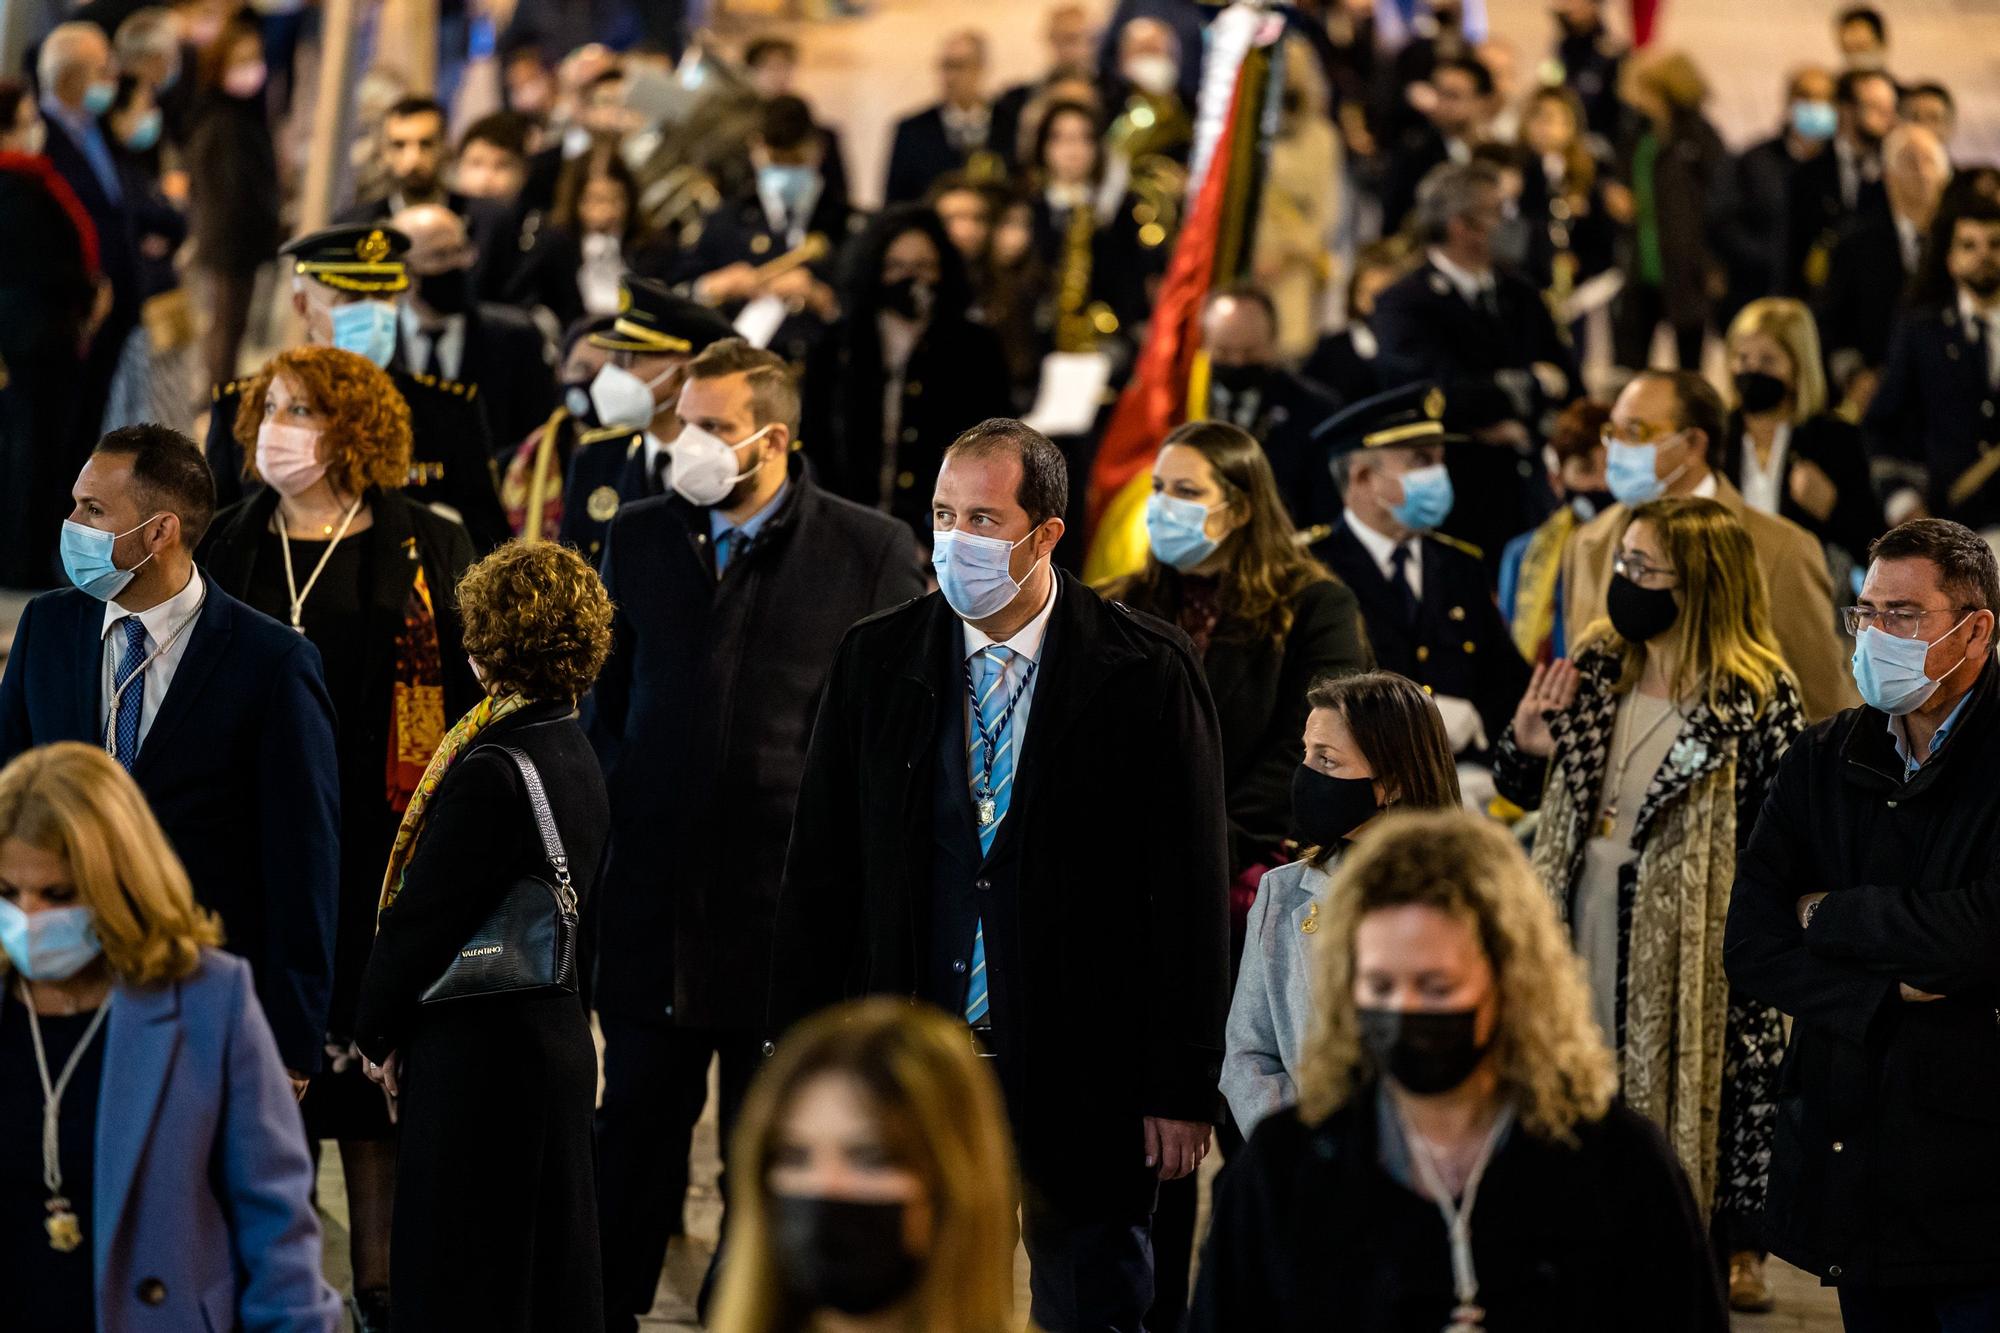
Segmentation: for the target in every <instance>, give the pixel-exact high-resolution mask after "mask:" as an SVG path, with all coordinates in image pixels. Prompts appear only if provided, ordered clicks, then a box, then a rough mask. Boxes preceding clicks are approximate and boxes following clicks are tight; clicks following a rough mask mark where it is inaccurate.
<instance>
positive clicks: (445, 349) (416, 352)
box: [400, 302, 465, 380]
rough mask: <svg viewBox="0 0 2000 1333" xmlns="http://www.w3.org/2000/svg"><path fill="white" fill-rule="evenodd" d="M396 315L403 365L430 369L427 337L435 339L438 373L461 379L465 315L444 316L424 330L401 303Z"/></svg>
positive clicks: (429, 341) (420, 370) (453, 378)
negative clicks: (401, 337) (400, 325)
mask: <svg viewBox="0 0 2000 1333" xmlns="http://www.w3.org/2000/svg"><path fill="white" fill-rule="evenodd" d="M400 318H401V319H402V322H403V365H404V368H405V369H407V370H410V371H411V372H413V373H421V372H423V371H427V370H429V369H430V365H431V340H432V338H436V340H437V360H438V373H439V374H440V375H442V376H444V377H445V378H446V379H448V380H455V379H461V378H463V377H462V376H461V375H460V374H459V372H460V371H462V370H464V369H465V316H464V315H446V316H445V317H444V320H443V322H442V323H440V324H439V325H438V326H437V327H436V328H435V329H425V328H424V327H423V325H422V324H421V323H419V322H418V320H417V312H416V311H414V310H412V309H411V308H410V307H409V304H408V303H407V302H405V303H404V305H403V307H402V310H401V313H400Z"/></svg>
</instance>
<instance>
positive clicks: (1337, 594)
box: [1127, 572, 1375, 875]
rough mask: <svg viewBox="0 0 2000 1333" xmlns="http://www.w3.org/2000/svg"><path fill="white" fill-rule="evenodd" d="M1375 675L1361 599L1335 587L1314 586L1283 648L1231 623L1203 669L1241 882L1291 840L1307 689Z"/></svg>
mask: <svg viewBox="0 0 2000 1333" xmlns="http://www.w3.org/2000/svg"><path fill="white" fill-rule="evenodd" d="M1179 585H1180V578H1179V575H1177V574H1173V573H1171V572H1168V574H1167V576H1166V580H1165V582H1164V584H1163V587H1162V591H1163V592H1165V593H1166V596H1165V597H1164V598H1163V600H1162V602H1161V604H1160V605H1158V606H1150V605H1149V606H1143V607H1140V606H1139V604H1138V601H1137V599H1136V598H1132V597H1128V598H1127V600H1128V601H1131V602H1132V603H1133V605H1134V606H1135V608H1136V609H1143V610H1147V611H1150V612H1152V613H1153V614H1155V615H1157V616H1159V617H1160V618H1161V619H1162V620H1166V621H1168V622H1172V621H1173V620H1174V618H1175V617H1176V616H1178V615H1179V614H1180V602H1181V598H1180V590H1179ZM1374 665H1375V654H1374V653H1373V652H1372V651H1370V650H1369V647H1368V636H1367V633H1366V632H1365V631H1364V630H1363V629H1362V625H1361V605H1360V603H1359V602H1358V601H1357V600H1356V599H1355V596H1354V590H1353V589H1351V588H1349V587H1348V586H1347V585H1346V584H1344V583H1341V582H1339V581H1337V580H1334V579H1325V580H1322V581H1321V582H1318V583H1311V584H1308V585H1306V587H1305V588H1304V589H1303V590H1302V591H1301V592H1300V593H1299V594H1298V596H1297V597H1296V598H1295V599H1294V600H1293V605H1292V627H1291V629H1289V630H1288V631H1286V633H1285V637H1284V639H1283V641H1282V642H1277V643H1274V642H1272V641H1271V640H1270V639H1267V638H1252V637H1250V636H1248V635H1247V634H1246V633H1245V632H1244V631H1243V629H1242V628H1241V627H1240V626H1239V625H1237V624H1236V623H1235V622H1233V621H1231V620H1229V619H1226V618H1225V619H1224V620H1223V622H1222V623H1221V624H1220V625H1219V626H1217V628H1216V633H1215V636H1214V637H1213V638H1211V639H1210V641H1209V645H1208V651H1207V652H1206V653H1205V654H1203V656H1202V659H1201V670H1202V675H1203V676H1205V677H1206V678H1207V680H1208V692H1209V694H1210V695H1211V696H1213V697H1214V699H1215V715H1216V719H1217V721H1218V722H1220V723H1221V726H1222V782H1223V789H1224V793H1225V797H1224V799H1225V801H1226V803H1227V809H1228V814H1229V870H1230V873H1231V874H1232V875H1234V874H1238V873H1240V872H1241V871H1243V870H1244V869H1245V868H1247V867H1248V866H1251V865H1253V864H1255V863H1256V861H1257V860H1258V858H1260V857H1262V856H1263V855H1265V854H1266V853H1268V852H1269V851H1270V850H1271V849H1272V848H1274V847H1276V846H1277V845H1278V844H1279V843H1281V842H1283V841H1284V840H1285V839H1286V838H1288V837H1290V836H1291V835H1292V770H1293V769H1295V768H1297V767H1298V766H1299V765H1300V764H1301V763H1303V762H1304V761H1305V744H1304V740H1303V737H1304V735H1305V729H1306V714H1307V713H1308V712H1309V711H1310V710H1309V709H1308V708H1307V707H1306V688H1307V687H1308V686H1309V685H1311V684H1312V683H1313V681H1315V680H1317V679H1318V678H1319V677H1321V676H1325V675H1347V674H1350V673H1353V672H1356V671H1366V670H1368V669H1369V668H1370V667H1372V666H1374Z"/></svg>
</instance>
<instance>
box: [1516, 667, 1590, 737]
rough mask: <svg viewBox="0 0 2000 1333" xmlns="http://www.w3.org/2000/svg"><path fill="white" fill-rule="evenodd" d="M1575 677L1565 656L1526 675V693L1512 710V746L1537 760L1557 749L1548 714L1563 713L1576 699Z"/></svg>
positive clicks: (1573, 668) (1574, 668)
mask: <svg viewBox="0 0 2000 1333" xmlns="http://www.w3.org/2000/svg"><path fill="white" fill-rule="evenodd" d="M1578 679H1579V678H1578V676H1577V674H1576V667H1575V666H1573V665H1571V664H1570V662H1569V661H1568V660H1567V659H1564V660H1561V661H1555V662H1544V663H1542V664H1541V665H1539V666H1537V667H1536V668H1535V674H1534V675H1532V676H1530V677H1528V692H1527V693H1526V694H1523V695H1522V696H1521V702H1520V705H1519V706H1518V707H1516V708H1515V709H1514V748H1515V749H1517V750H1519V751H1520V752H1521V753H1522V754H1527V755H1533V756H1534V757H1535V758H1537V759H1547V758H1549V757H1550V756H1552V755H1553V754H1555V752H1556V738H1555V734H1554V733H1553V732H1551V731H1550V730H1549V721H1548V717H1547V715H1548V714H1550V713H1561V712H1566V711H1567V710H1568V709H1569V706H1570V705H1571V704H1572V703H1574V702H1575V701H1576V687H1577V681H1578Z"/></svg>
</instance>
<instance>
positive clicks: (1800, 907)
mask: <svg viewBox="0 0 2000 1333" xmlns="http://www.w3.org/2000/svg"><path fill="white" fill-rule="evenodd" d="M1824 897H1826V895H1825V894H1824V893H1808V894H1807V895H1806V896H1805V897H1803V898H1801V899H1799V900H1798V902H1797V903H1796V904H1795V905H1794V907H1793V910H1794V911H1796V912H1797V913H1798V917H1799V927H1800V928H1801V929H1804V927H1805V924H1806V909H1807V908H1809V907H1811V906H1812V905H1813V904H1814V903H1816V902H1818V901H1819V900H1820V899H1822V898H1824Z"/></svg>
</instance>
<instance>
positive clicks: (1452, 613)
mask: <svg viewBox="0 0 2000 1333" xmlns="http://www.w3.org/2000/svg"><path fill="white" fill-rule="evenodd" d="M1445 615H1446V617H1448V618H1449V619H1452V620H1463V619H1465V608H1464V607H1462V606H1454V607H1453V608H1452V609H1451V610H1449V611H1447V612H1445Z"/></svg>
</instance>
